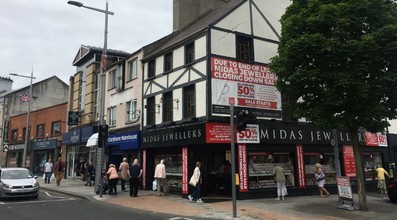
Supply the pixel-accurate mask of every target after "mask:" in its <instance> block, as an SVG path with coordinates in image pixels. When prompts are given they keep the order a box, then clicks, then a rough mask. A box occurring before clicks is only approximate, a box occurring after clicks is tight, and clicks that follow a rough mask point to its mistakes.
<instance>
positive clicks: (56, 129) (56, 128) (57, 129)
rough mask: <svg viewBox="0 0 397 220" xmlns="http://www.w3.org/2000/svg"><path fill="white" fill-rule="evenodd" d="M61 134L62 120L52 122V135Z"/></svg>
mask: <svg viewBox="0 0 397 220" xmlns="http://www.w3.org/2000/svg"><path fill="white" fill-rule="evenodd" d="M60 134H61V121H56V122H52V125H51V136H58V135H60Z"/></svg>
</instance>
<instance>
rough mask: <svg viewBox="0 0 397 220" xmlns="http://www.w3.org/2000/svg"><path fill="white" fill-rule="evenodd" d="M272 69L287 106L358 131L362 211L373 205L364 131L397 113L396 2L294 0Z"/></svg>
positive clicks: (319, 122) (383, 125) (381, 127)
mask: <svg viewBox="0 0 397 220" xmlns="http://www.w3.org/2000/svg"><path fill="white" fill-rule="evenodd" d="M281 25H282V31H281V33H282V34H281V37H280V43H279V47H278V55H276V56H275V57H273V58H272V59H271V63H270V64H269V66H270V69H271V70H272V71H273V72H275V73H276V74H277V75H278V80H277V83H276V86H277V88H278V89H279V90H280V92H281V93H282V94H283V95H286V96H288V100H293V101H292V102H289V103H285V104H284V106H283V108H284V111H288V112H289V113H290V114H291V116H292V117H293V118H300V117H304V118H306V120H308V121H310V122H312V123H314V124H317V125H320V126H322V127H323V128H340V127H343V128H347V129H348V130H349V132H350V133H351V134H352V141H353V149H354V157H355V163H356V167H357V169H356V170H357V171H356V172H357V173H356V174H357V187H358V194H359V209H360V210H362V211H367V210H368V208H367V200H366V191H365V188H364V178H363V169H362V163H361V156H360V155H361V154H360V149H359V146H358V130H359V129H366V130H368V131H371V132H377V131H384V129H385V128H386V127H387V126H389V124H388V122H387V118H389V119H395V118H396V116H397V110H396V108H397V87H396V86H397V7H396V4H395V3H394V1H391V0H354V1H352V0H294V1H293V3H292V4H291V5H290V6H289V7H288V8H287V10H286V13H285V14H284V15H283V16H282V18H281Z"/></svg>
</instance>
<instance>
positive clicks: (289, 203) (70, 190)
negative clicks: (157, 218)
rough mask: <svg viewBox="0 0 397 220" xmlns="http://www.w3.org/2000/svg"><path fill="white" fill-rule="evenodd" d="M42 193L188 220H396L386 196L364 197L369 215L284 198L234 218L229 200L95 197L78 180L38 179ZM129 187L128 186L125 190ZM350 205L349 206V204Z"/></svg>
mask: <svg viewBox="0 0 397 220" xmlns="http://www.w3.org/2000/svg"><path fill="white" fill-rule="evenodd" d="M38 181H39V183H40V186H41V188H42V189H46V190H49V191H57V192H60V193H64V194H68V195H71V196H75V197H80V198H84V199H88V200H92V201H99V202H104V203H108V204H112V205H119V206H125V207H129V208H133V209H138V210H143V211H149V212H155V213H167V214H172V215H175V216H180V217H185V218H190V219H236V220H240V219H241V220H242V219H244V220H254V219H264V220H265V219H270V220H273V219H274V220H300V219H307V220H317V219H324V220H341V219H377V220H382V219H385V220H386V219H396V216H397V204H394V203H391V202H390V201H389V198H388V197H387V195H383V194H378V193H370V192H368V193H367V206H368V208H369V211H367V212H362V211H358V210H357V208H356V210H354V211H347V210H343V209H339V208H337V207H338V206H340V205H341V202H340V201H339V200H338V196H337V195H335V194H334V195H331V196H330V197H328V198H321V197H320V196H298V197H288V196H287V197H286V199H285V200H284V201H275V199H274V198H262V199H251V200H237V201H236V217H235V218H233V202H232V200H227V201H219V202H213V201H212V202H211V201H210V200H207V202H206V198H205V197H204V198H202V199H203V201H204V203H196V202H193V203H191V202H189V200H187V199H185V198H182V197H181V195H174V194H169V195H167V196H160V197H159V196H157V192H155V191H152V190H140V191H139V192H138V197H130V196H129V192H123V191H121V190H120V185H119V186H118V189H119V190H118V195H107V194H104V195H103V196H102V197H100V196H99V195H97V194H96V193H95V192H94V191H95V189H94V187H89V186H84V184H85V182H83V181H81V180H80V179H78V178H68V179H63V180H62V182H61V185H60V186H56V184H55V183H54V182H53V183H50V184H46V183H44V180H43V179H42V178H41V177H39V178H38ZM127 187H128V186H127ZM354 202H355V203H354V206H355V207H356V206H358V196H357V195H356V194H354ZM348 205H351V204H348Z"/></svg>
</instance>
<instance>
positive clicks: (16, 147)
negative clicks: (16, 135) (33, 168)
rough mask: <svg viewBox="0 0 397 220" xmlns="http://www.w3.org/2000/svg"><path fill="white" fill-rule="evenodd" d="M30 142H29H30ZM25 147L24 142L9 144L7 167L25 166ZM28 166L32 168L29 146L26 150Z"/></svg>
mask: <svg viewBox="0 0 397 220" xmlns="http://www.w3.org/2000/svg"><path fill="white" fill-rule="evenodd" d="M28 144H29V142H28ZM24 149H25V144H24V143H15V144H8V148H7V158H6V167H23V162H22V157H23V150H24ZM25 164H26V166H25V167H26V168H30V151H29V146H28V149H27V151H26V163H25Z"/></svg>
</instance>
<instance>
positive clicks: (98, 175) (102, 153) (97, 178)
mask: <svg viewBox="0 0 397 220" xmlns="http://www.w3.org/2000/svg"><path fill="white" fill-rule="evenodd" d="M68 4H70V5H74V6H77V7H82V8H87V9H90V10H93V11H97V12H101V13H104V14H105V34H104V45H103V52H102V59H101V64H100V75H101V77H100V80H101V83H100V87H99V88H98V89H99V90H100V98H99V100H100V106H99V129H98V130H99V132H98V140H99V141H98V148H97V159H96V160H97V162H96V168H95V183H99V187H100V190H99V192H100V197H102V178H101V176H102V173H101V170H102V167H103V158H104V157H105V150H104V149H103V148H104V146H105V145H106V140H105V137H104V136H105V135H104V132H103V130H104V129H106V130H107V126H106V124H105V121H104V114H105V80H106V73H105V71H104V70H105V60H104V59H105V56H106V50H107V36H108V15H114V12H112V11H109V10H108V5H109V4H108V1H107V0H106V9H105V10H102V9H98V8H93V7H89V6H84V4H83V3H81V2H77V1H68ZM105 133H107V131H106V132H105ZM97 189H98V184H95V190H97Z"/></svg>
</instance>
